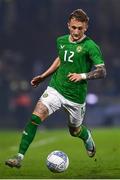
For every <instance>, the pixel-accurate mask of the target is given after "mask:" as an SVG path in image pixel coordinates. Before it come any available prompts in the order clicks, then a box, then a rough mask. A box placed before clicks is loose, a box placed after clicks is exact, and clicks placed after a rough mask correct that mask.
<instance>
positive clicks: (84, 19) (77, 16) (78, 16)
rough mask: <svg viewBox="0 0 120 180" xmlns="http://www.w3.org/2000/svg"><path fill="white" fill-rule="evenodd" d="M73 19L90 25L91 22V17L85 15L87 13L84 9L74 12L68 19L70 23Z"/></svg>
mask: <svg viewBox="0 0 120 180" xmlns="http://www.w3.org/2000/svg"><path fill="white" fill-rule="evenodd" d="M73 18H75V19H77V20H78V21H81V22H86V23H88V21H89V17H88V16H87V14H86V13H85V11H83V10H82V9H76V10H74V11H73V12H72V13H71V14H70V16H69V18H68V22H70V21H71V19H73Z"/></svg>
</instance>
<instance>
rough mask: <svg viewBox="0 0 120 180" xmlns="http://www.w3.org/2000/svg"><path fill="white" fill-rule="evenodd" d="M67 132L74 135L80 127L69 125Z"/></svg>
mask: <svg viewBox="0 0 120 180" xmlns="http://www.w3.org/2000/svg"><path fill="white" fill-rule="evenodd" d="M69 132H70V135H71V136H74V137H76V136H77V135H78V134H79V132H80V127H69Z"/></svg>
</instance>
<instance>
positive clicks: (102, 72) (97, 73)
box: [87, 65, 106, 79]
mask: <svg viewBox="0 0 120 180" xmlns="http://www.w3.org/2000/svg"><path fill="white" fill-rule="evenodd" d="M104 77H106V69H105V66H103V65H102V66H98V67H96V69H95V70H93V71H90V72H89V73H87V79H100V78H104Z"/></svg>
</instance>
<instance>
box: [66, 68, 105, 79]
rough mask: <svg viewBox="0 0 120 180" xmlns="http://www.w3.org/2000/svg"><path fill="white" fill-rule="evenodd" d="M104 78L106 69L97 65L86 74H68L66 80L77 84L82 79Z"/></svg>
mask: <svg viewBox="0 0 120 180" xmlns="http://www.w3.org/2000/svg"><path fill="white" fill-rule="evenodd" d="M105 77H106V68H105V65H97V66H95V69H94V70H92V71H90V72H88V73H82V74H77V73H69V74H68V78H69V80H70V81H73V82H78V81H81V80H83V79H88V80H89V79H100V78H105Z"/></svg>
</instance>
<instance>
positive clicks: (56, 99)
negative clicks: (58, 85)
mask: <svg viewBox="0 0 120 180" xmlns="http://www.w3.org/2000/svg"><path fill="white" fill-rule="evenodd" d="M40 101H41V102H42V103H43V104H44V105H45V106H46V107H47V108H48V111H49V115H51V114H52V113H54V112H55V111H57V110H59V109H60V108H61V107H64V108H65V109H66V110H67V112H68V114H69V121H68V125H69V126H72V127H79V126H80V125H81V124H82V121H83V118H84V115H85V103H84V104H78V103H75V102H72V101H69V100H68V99H66V98H64V97H63V96H62V95H61V94H60V93H59V92H58V91H56V90H55V89H54V88H52V87H49V86H48V87H47V89H46V90H45V91H44V93H43V95H42V96H41V97H40Z"/></svg>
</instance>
